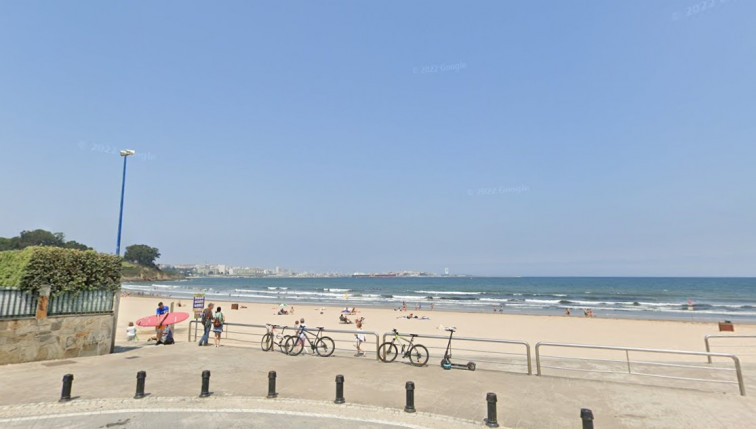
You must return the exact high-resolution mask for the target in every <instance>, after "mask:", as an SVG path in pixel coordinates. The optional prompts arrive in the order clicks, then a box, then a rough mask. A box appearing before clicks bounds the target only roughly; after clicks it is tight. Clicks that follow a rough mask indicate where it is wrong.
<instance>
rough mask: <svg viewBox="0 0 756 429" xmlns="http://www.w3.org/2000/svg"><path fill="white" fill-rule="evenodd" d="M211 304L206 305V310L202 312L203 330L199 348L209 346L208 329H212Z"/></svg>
mask: <svg viewBox="0 0 756 429" xmlns="http://www.w3.org/2000/svg"><path fill="white" fill-rule="evenodd" d="M213 307H214V305H213V303H212V302H211V303H209V304H207V308H206V309H204V310H202V319H201V320H202V327H203V328H204V329H205V331H204V333H203V334H202V338H200V341H199V345H200V346H209V345H210V344H208V340H209V339H210V329H211V328H212V327H213Z"/></svg>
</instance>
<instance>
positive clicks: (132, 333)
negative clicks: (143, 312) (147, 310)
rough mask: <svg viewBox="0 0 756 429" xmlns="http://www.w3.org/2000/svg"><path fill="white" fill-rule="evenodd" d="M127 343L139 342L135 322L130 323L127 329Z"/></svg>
mask: <svg viewBox="0 0 756 429" xmlns="http://www.w3.org/2000/svg"><path fill="white" fill-rule="evenodd" d="M126 341H139V338H137V333H136V326H134V322H129V327H128V328H126Z"/></svg>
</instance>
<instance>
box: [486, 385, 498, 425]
mask: <svg viewBox="0 0 756 429" xmlns="http://www.w3.org/2000/svg"><path fill="white" fill-rule="evenodd" d="M486 402H487V403H488V417H486V418H485V422H486V426H488V427H490V428H497V427H499V423H498V422H497V421H496V394H495V393H490V392H489V393H488V394H487V395H486Z"/></svg>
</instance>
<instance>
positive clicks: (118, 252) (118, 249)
mask: <svg viewBox="0 0 756 429" xmlns="http://www.w3.org/2000/svg"><path fill="white" fill-rule="evenodd" d="M135 153H136V151H135V150H131V149H126V150H122V151H121V156H122V157H123V179H121V212H120V214H119V215H118V238H117V239H116V255H117V256H121V225H122V223H123V191H124V190H125V189H126V158H128V157H129V156H130V155H134V154H135Z"/></svg>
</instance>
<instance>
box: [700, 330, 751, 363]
mask: <svg viewBox="0 0 756 429" xmlns="http://www.w3.org/2000/svg"><path fill="white" fill-rule="evenodd" d="M710 338H752V339H756V335H721V334H711V335H706V336H705V337H704V343H706V352H707V353H709V352H711V347H710V344H709V339H710ZM707 359H708V361H709V363H711V355H709V356H707Z"/></svg>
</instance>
